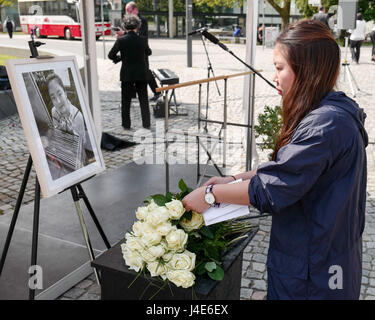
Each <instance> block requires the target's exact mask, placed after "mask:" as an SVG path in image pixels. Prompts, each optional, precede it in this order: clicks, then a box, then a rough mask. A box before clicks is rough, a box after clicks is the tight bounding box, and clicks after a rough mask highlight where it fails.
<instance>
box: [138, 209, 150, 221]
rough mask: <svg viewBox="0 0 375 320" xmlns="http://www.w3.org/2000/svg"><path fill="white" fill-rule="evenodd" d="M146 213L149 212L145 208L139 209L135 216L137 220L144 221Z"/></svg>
mask: <svg viewBox="0 0 375 320" xmlns="http://www.w3.org/2000/svg"><path fill="white" fill-rule="evenodd" d="M148 213H149V211H148V208H147V207H139V208H138V209H137V212H136V213H135V216H136V217H137V219H138V220H146V218H147V215H148Z"/></svg>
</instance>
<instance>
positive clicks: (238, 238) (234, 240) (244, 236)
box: [228, 234, 248, 246]
mask: <svg viewBox="0 0 375 320" xmlns="http://www.w3.org/2000/svg"><path fill="white" fill-rule="evenodd" d="M247 237H248V235H247V234H245V235H243V236H240V237H237V238H235V239H233V240H231V241H229V242H228V246H229V245H231V244H232V243H234V242H236V241H238V240H241V239H244V238H247Z"/></svg>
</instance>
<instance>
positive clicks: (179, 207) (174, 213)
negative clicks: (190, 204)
mask: <svg viewBox="0 0 375 320" xmlns="http://www.w3.org/2000/svg"><path fill="white" fill-rule="evenodd" d="M165 206H166V207H167V208H168V210H169V214H170V217H171V219H172V220H178V219H180V218H181V217H182V215H183V214H184V212H185V208H184V205H183V204H182V202H181V201H180V200H172V201H170V202H167V203H166V204H165Z"/></svg>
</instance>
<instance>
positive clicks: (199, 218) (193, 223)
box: [180, 211, 204, 232]
mask: <svg viewBox="0 0 375 320" xmlns="http://www.w3.org/2000/svg"><path fill="white" fill-rule="evenodd" d="M180 225H181V227H183V228H184V230H185V231H188V232H189V231H192V230H197V229H199V228H200V227H202V226H203V225H204V219H203V215H201V214H199V213H196V212H195V211H193V215H192V216H191V220H187V219H182V221H181V222H180Z"/></svg>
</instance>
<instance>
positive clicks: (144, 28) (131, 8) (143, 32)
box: [125, 1, 160, 101]
mask: <svg viewBox="0 0 375 320" xmlns="http://www.w3.org/2000/svg"><path fill="white" fill-rule="evenodd" d="M125 11H126V14H135V15H137V16H138V18H139V19H141V27H140V28H139V30H138V34H139V35H140V36H142V37H145V38H147V39H148V22H147V19H146V18H145V17H143V16H142V15H140V14H139V11H138V7H137V4H136V3H135V2H134V1H130V2H128V3H127V4H126V7H125ZM147 64H149V63H148V57H147ZM147 81H148V85H149V87H150V89H151V90H152V92H153V93H154V96H153V97H152V98H151V99H150V100H151V101H156V100H157V99H158V98H159V97H160V92H156V88H157V87H158V85H157V83H156V81H155V77H154V75H153V73H152V71H151V70H150V69H148V71H147Z"/></svg>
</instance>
